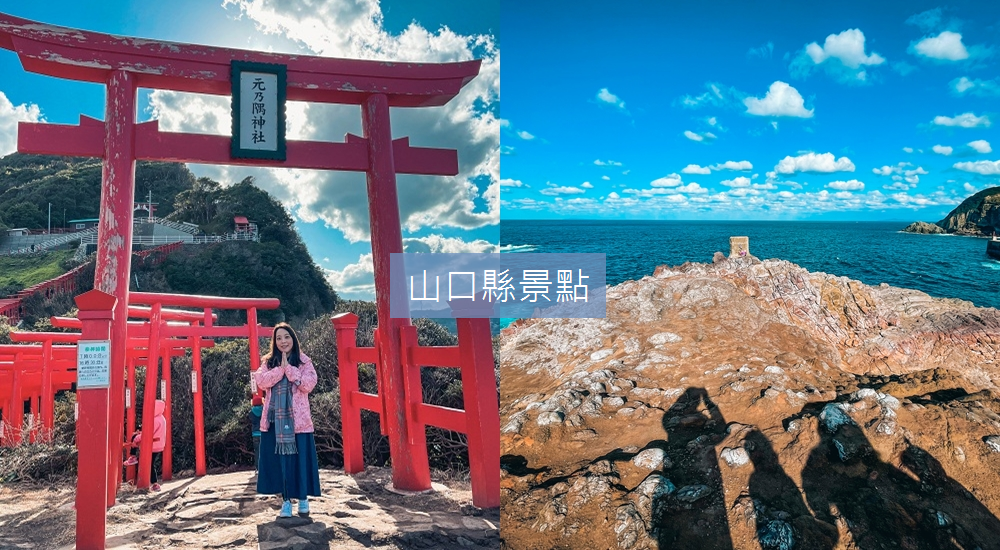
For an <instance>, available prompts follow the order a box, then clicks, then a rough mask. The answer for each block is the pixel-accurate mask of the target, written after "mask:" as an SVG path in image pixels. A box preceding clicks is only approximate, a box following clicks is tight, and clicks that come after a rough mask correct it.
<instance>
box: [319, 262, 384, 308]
mask: <svg viewBox="0 0 1000 550" xmlns="http://www.w3.org/2000/svg"><path fill="white" fill-rule="evenodd" d="M325 271H326V280H327V281H328V282H329V283H330V286H331V287H333V289H334V290H336V291H337V294H339V295H340V296H341V297H343V298H355V299H357V298H361V299H364V298H368V297H369V296H371V297H374V296H375V264H374V262H373V261H372V255H371V253H369V254H362V255H361V256H360V257H359V258H358V261H357V262H355V263H353V264H350V265H348V266H347V267H345V268H344V269H341V270H339V271H338V270H333V269H327V270H325Z"/></svg>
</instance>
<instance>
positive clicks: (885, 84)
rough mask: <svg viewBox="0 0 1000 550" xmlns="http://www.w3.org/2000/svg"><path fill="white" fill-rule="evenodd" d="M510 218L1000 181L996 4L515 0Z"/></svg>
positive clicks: (804, 214)
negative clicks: (527, 0) (528, 0)
mask: <svg viewBox="0 0 1000 550" xmlns="http://www.w3.org/2000/svg"><path fill="white" fill-rule="evenodd" d="M501 26H502V27H503V30H504V34H505V36H506V38H507V41H506V43H507V46H508V47H507V52H506V56H507V69H506V70H505V71H504V92H505V95H506V97H507V99H506V100H505V102H504V106H503V110H502V112H501V117H502V118H501V126H502V127H501V152H502V157H501V158H502V161H501V162H502V165H503V169H502V180H501V196H502V201H501V208H502V217H503V219H558V218H579V219H583V218H587V219H616V218H617V219H720V220H721V219H799V220H811V219H824V220H900V221H904V220H906V221H912V220H927V221H936V220H939V219H941V218H942V217H944V215H945V214H946V213H947V212H949V211H950V210H951V209H952V208H954V206H955V205H956V204H958V203H959V202H961V200H962V199H964V198H965V197H967V196H969V195H970V194H971V193H973V192H975V191H977V190H981V189H984V188H985V187H989V186H995V185H1000V160H998V159H1000V135H998V126H1000V108H998V106H1000V70H998V68H1000V4H998V3H995V2H952V3H948V4H941V3H937V2H927V1H914V2H909V1H908V2H882V1H879V2H871V1H866V2H827V3H815V2H766V3H765V2H737V1H726V2H669V3H667V2H628V1H626V2H620V3H616V4H614V6H613V8H610V7H609V5H608V4H606V3H596V2H589V1H583V2H572V3H568V2H553V1H550V0H538V1H532V2H530V3H529V2H506V3H504V6H503V10H502V12H501Z"/></svg>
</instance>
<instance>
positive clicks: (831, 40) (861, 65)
mask: <svg viewBox="0 0 1000 550" xmlns="http://www.w3.org/2000/svg"><path fill="white" fill-rule="evenodd" d="M883 63H885V58H884V57H882V56H881V55H879V54H877V53H875V52H872V54H871V55H867V54H865V35H864V33H863V32H861V30H860V29H848V30H846V31H843V32H841V33H840V34H831V35H828V36H827V37H826V40H825V41H824V42H823V45H822V46H820V45H819V44H818V43H816V42H812V43H810V44H807V45H806V46H805V48H804V49H803V50H801V51H800V52H799V53H798V55H796V56H795V58H794V59H793V60H792V62H791V64H790V65H789V67H788V70H789V73H790V74H791V75H792V77H793V78H804V77H807V76H809V74H810V73H811V72H812V71H814V70H817V69H821V70H823V71H825V72H826V73H827V74H828V75H830V76H831V77H833V78H834V79H836V80H837V81H839V82H842V83H845V84H866V83H868V82H869V80H868V72H867V69H866V67H873V66H878V65H881V64H883ZM896 70H904V71H905V70H906V69H905V68H904V67H900V66H898V63H897V67H896Z"/></svg>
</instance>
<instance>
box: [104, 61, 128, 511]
mask: <svg viewBox="0 0 1000 550" xmlns="http://www.w3.org/2000/svg"><path fill="white" fill-rule="evenodd" d="M106 88H107V93H106V103H105V108H104V120H105V124H104V162H103V167H102V170H101V211H100V216H99V219H100V222H99V223H98V226H97V265H96V268H95V270H94V288H96V289H97V290H100V291H102V292H106V293H108V294H110V295H112V296H114V297H115V298H116V299H117V302H116V305H115V310H114V319H115V322H112V323H111V395H112V396H119V395H122V394H123V393H124V391H125V368H126V367H125V360H126V357H125V355H126V342H127V341H128V334H127V329H128V324H127V319H128V285H129V279H130V278H131V276H132V275H131V267H132V206H133V204H134V203H135V97H136V85H135V79H134V77H133V75H132V73H130V72H128V71H114V72H112V73H111V76H110V77H109V78H108V81H107V86H106ZM124 408H125V404H124V402H123V401H122V400H121V399H112V400H111V404H110V407H108V415H109V417H108V441H113V442H116V443H117V442H119V441H122V438H123V437H124V429H125V427H124V424H123V423H122V416H123V415H124ZM109 451H110V452H109V453H108V465H107V468H108V479H109V480H114V482H112V483H108V497H107V499H108V501H107V505H108V506H109V507H110V506H113V505H114V503H115V496H116V493H117V491H118V484H119V480H120V479H121V460H122V458H121V457H122V446H121V445H118V444H115V445H111V446H110V447H109Z"/></svg>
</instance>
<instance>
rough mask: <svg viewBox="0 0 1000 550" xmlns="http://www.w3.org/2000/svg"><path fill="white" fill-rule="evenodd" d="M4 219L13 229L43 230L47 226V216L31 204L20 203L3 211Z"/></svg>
mask: <svg viewBox="0 0 1000 550" xmlns="http://www.w3.org/2000/svg"><path fill="white" fill-rule="evenodd" d="M3 218H4V219H5V220H7V223H9V224H11V225H12V226H13V227H27V228H28V229H41V228H43V227H45V224H46V217H45V214H42V211H41V210H39V209H38V207H37V206H35V205H34V204H31V203H30V202H19V203H16V204H12V205H10V206H8V207H7V208H6V209H5V210H4V211H3Z"/></svg>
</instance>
